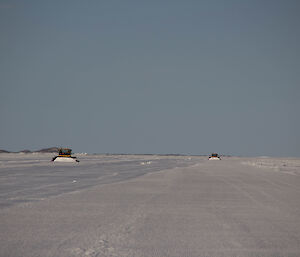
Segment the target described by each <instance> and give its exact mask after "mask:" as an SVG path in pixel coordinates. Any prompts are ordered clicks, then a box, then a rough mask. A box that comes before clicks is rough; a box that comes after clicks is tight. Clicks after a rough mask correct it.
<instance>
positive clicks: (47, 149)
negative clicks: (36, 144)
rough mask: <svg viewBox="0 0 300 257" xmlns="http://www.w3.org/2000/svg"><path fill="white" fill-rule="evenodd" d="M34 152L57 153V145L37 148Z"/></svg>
mask: <svg viewBox="0 0 300 257" xmlns="http://www.w3.org/2000/svg"><path fill="white" fill-rule="evenodd" d="M36 152H38V153H57V152H58V147H50V148H44V149H41V150H38V151H36Z"/></svg>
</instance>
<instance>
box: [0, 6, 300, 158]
mask: <svg viewBox="0 0 300 257" xmlns="http://www.w3.org/2000/svg"><path fill="white" fill-rule="evenodd" d="M299 13H300V1H298V0H226V1H225V0H224V1H223V0H202V1H200V0H199V1H196V0H185V1H177V0H172V1H171V0H165V1H157V0H153V1H143V0H140V1H137V0H136V1H131V0H102V1H97V0H88V1H83V0H70V1H66V0H59V1H57V0H53V1H40V0H39V1H37V0H36V1H33V0H26V1H13V0H11V1H10V0H0V33H1V34H0V149H5V150H9V151H19V150H24V149H30V150H37V149H41V148H46V147H52V146H60V147H70V148H72V149H73V151H74V152H87V153H136V154H151V153H154V154H195V155H197V154H200V155H201V154H210V153H211V152H217V153H220V154H228V155H237V156H282V157H285V156H296V157H299V156H300V135H299V132H300V114H299V111H300V47H299V46H300V29H299V26H300V15H299Z"/></svg>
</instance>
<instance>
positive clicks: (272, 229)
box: [0, 156, 300, 257]
mask: <svg viewBox="0 0 300 257" xmlns="http://www.w3.org/2000/svg"><path fill="white" fill-rule="evenodd" d="M81 160H82V162H81V163H80V164H79V165H77V164H74V165H73V167H71V166H66V165H63V166H55V167H53V166H52V165H51V163H50V164H49V163H47V162H46V161H47V159H45V160H40V161H38V162H35V161H34V160H33V159H30V158H29V157H28V158H27V159H19V160H13V159H11V160H9V159H7V158H6V159H1V161H2V162H1V165H2V166H0V172H1V208H0V240H1V241H0V242H1V243H0V244H1V245H0V246H1V247H0V256H1V257H2V256H3V257H4V256H5V257H9V256H14V257H17V256H22V257H26V256H28V257H29V256H30V257H33V256H45V257H47V256H62V257H71V256H93V257H95V256H122V257H126V256H128V257H129V256H130V257H134V256H145V257H148V256H151V257H152V256H162V257H164V256H170V257H173V256H174V257H177V256H178V257H184V256H195V257H196V256H212V257H214V256H216V257H219V256H228V257H232V256H242V257H243V256H247V257H248V256H266V257H271V256H272V257H274V256H278V257H279V256H282V257H287V256H295V257H296V256H300V160H299V159H271V158H244V159H243V158H224V159H223V160H222V161H213V162H212V161H208V160H206V158H202V157H192V158H191V159H188V158H187V157H159V156H156V157H153V156H152V157H151V156H148V157H144V156H115V157H112V156H107V157H105V156H102V157H101V158H100V157H95V156H86V157H82V158H81ZM14 161H15V162H14ZM76 165H77V166H76ZM56 169H58V170H56ZM84 171H85V172H86V173H84ZM26 174H30V175H29V177H28V178H27V180H26ZM41 174H43V175H41ZM113 174H115V175H113ZM74 175H76V176H74ZM35 177H36V178H35ZM33 178H35V179H33ZM23 180H24V185H23V186H22V183H21V181H23ZM74 180H76V182H74ZM77 181H78V182H77ZM80 181H82V183H83V185H82V187H81V186H78V185H76V186H75V188H69V187H68V189H64V185H68V186H71V185H74V184H77V183H80ZM68 183H70V185H69V184H68ZM25 185H27V186H25ZM28 186H29V188H28ZM19 187H20V188H19ZM76 187H77V188H76ZM18 188H19V191H18V190H17V189H18ZM49 188H50V189H51V190H49V191H48V189H49ZM52 189H53V190H54V189H55V190H54V191H56V193H53V190H52ZM22 192H23V193H24V196H23V198H22ZM42 192H44V194H43V193H42ZM14 198H17V199H18V201H14V200H13V199H14ZM20 199H21V200H20Z"/></svg>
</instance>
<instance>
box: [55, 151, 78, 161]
mask: <svg viewBox="0 0 300 257" xmlns="http://www.w3.org/2000/svg"><path fill="white" fill-rule="evenodd" d="M71 154H72V149H69V148H60V149H59V150H58V155H57V156H55V157H53V159H52V161H53V162H79V161H78V160H77V158H76V157H75V156H71Z"/></svg>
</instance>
